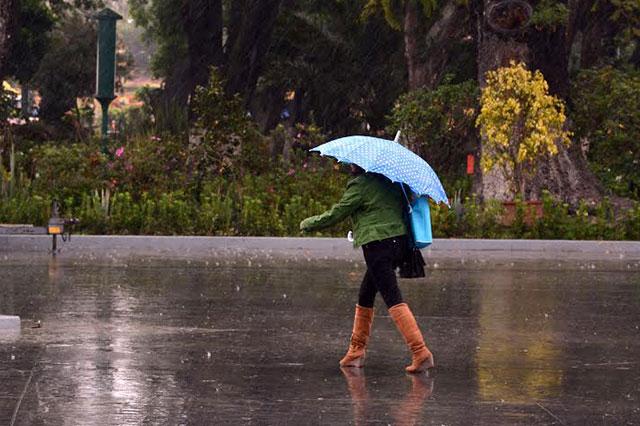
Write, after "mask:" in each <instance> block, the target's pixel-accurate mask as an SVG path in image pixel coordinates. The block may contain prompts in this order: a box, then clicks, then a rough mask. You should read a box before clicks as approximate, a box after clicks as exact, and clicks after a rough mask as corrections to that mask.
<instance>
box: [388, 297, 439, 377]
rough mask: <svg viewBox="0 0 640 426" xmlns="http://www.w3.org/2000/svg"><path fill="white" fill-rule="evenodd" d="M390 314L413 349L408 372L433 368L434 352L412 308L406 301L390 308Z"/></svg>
mask: <svg viewBox="0 0 640 426" xmlns="http://www.w3.org/2000/svg"><path fill="white" fill-rule="evenodd" d="M389 314H391V318H393V321H394V322H395V323H396V327H398V330H399V331H400V334H402V337H404V340H405V342H407V345H408V346H409V349H411V353H412V360H411V365H409V366H407V368H406V370H407V372H408V373H419V372H421V371H424V370H426V369H429V368H433V366H434V365H435V364H434V360H433V354H432V353H431V351H430V350H429V348H427V345H426V344H425V343H424V339H423V338H422V333H421V332H420V328H418V323H417V322H416V319H415V317H414V316H413V313H412V312H411V309H409V306H408V305H407V304H406V303H399V304H397V305H395V306H392V307H391V308H389Z"/></svg>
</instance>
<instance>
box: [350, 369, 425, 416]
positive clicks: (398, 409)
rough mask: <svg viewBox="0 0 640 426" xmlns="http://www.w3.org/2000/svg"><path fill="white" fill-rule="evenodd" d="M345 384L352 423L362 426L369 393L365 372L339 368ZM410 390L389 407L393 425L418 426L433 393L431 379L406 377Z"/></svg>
mask: <svg viewBox="0 0 640 426" xmlns="http://www.w3.org/2000/svg"><path fill="white" fill-rule="evenodd" d="M340 370H341V371H342V374H343V375H344V378H345V380H346V382H347V388H348V389H349V394H350V396H351V401H352V404H353V423H354V424H355V425H363V424H366V423H368V419H367V414H368V413H369V408H370V403H371V401H370V399H369V392H368V391H367V386H366V379H365V372H364V369H362V368H341V369H340ZM408 377H409V379H410V380H411V389H410V390H409V391H408V392H407V394H406V395H405V397H404V398H403V399H402V400H400V401H399V402H397V403H395V404H394V406H393V407H391V410H390V412H391V416H392V417H393V424H394V425H399V426H409V425H416V424H420V423H421V421H420V415H421V414H422V409H423V408H424V405H425V401H426V400H427V399H428V398H429V397H430V396H431V394H432V393H433V378H432V377H428V376H427V375H426V374H413V375H409V376H408Z"/></svg>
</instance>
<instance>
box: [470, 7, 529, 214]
mask: <svg viewBox="0 0 640 426" xmlns="http://www.w3.org/2000/svg"><path fill="white" fill-rule="evenodd" d="M494 3H496V1H494V0H483V3H482V5H483V8H484V11H487V10H488V9H489V8H490V7H491V6H492V4H494ZM485 15H486V12H485V13H482V12H481V13H479V14H478V83H479V85H480V87H481V88H483V87H484V86H485V85H486V74H487V72H488V71H492V70H495V69H497V68H500V67H505V66H509V63H510V62H511V61H515V62H524V63H529V60H530V52H529V46H528V45H527V43H526V40H525V39H523V38H522V37H515V36H507V35H505V34H498V33H497V32H496V31H495V30H494V29H492V28H491V26H489V23H488V21H487V19H485ZM483 140H484V136H482V137H481V141H480V155H481V156H482V155H487V154H488V152H487V148H486V147H485V146H484V144H483V143H482V141H483ZM511 176H513V171H512V172H511ZM479 182H480V185H481V188H480V191H478V192H480V193H481V194H482V197H483V198H485V199H498V200H505V201H506V200H511V199H512V198H513V196H512V195H511V192H512V188H513V185H512V184H510V183H509V177H508V176H507V175H506V173H505V172H504V171H503V170H501V169H500V168H498V167H494V168H493V169H492V170H491V171H489V172H488V173H483V174H482V179H481V180H480V181H479Z"/></svg>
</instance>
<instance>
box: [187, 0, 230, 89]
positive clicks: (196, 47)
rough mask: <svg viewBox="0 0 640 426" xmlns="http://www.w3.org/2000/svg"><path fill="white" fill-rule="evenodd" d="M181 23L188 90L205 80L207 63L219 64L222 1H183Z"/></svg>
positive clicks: (207, 75) (200, 84)
mask: <svg viewBox="0 0 640 426" xmlns="http://www.w3.org/2000/svg"><path fill="white" fill-rule="evenodd" d="M182 23H183V27H184V31H185V34H186V36H187V45H188V49H189V71H188V82H187V84H188V91H189V93H190V94H191V95H193V92H194V90H195V88H196V86H205V85H206V84H207V82H208V81H209V69H210V67H211V66H218V67H219V66H220V65H222V59H223V56H222V26H223V22H222V0H184V3H183V5H182Z"/></svg>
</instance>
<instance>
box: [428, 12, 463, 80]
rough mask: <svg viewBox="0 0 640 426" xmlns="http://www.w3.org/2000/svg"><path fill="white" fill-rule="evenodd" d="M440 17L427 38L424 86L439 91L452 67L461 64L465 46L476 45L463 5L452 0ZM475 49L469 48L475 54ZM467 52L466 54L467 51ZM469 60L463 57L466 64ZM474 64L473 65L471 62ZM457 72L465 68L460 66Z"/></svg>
mask: <svg viewBox="0 0 640 426" xmlns="http://www.w3.org/2000/svg"><path fill="white" fill-rule="evenodd" d="M437 13H438V17H437V19H436V20H435V21H434V22H433V24H432V25H431V26H430V28H429V30H428V31H427V34H426V36H425V50H424V52H425V54H424V55H423V56H424V57H425V58H426V59H425V61H424V67H425V70H424V71H423V72H422V74H424V84H425V85H426V86H427V87H429V88H431V89H434V88H436V87H437V86H438V85H439V84H440V82H441V81H442V78H443V77H444V75H445V73H446V72H447V70H448V69H450V66H451V65H452V63H455V62H456V61H457V60H460V57H459V56H460V54H461V49H460V46H462V45H470V44H471V43H473V41H474V39H475V37H474V35H475V34H474V25H473V22H472V20H471V19H470V14H469V9H468V7H467V6H465V5H464V4H463V3H462V2H459V1H457V0H449V1H447V2H446V3H444V5H443V6H442V7H441V8H440V9H439V10H438V12H437ZM471 47H472V46H469V47H465V49H466V50H468V51H470V52H471V51H472V49H471ZM466 50H465V51H466ZM465 59H466V58H465V57H463V58H462V60H465ZM469 62H471V61H469ZM455 68H464V67H463V66H462V64H458V66H456V67H455Z"/></svg>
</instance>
